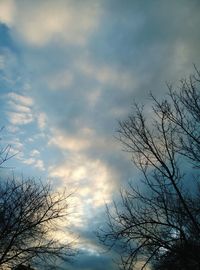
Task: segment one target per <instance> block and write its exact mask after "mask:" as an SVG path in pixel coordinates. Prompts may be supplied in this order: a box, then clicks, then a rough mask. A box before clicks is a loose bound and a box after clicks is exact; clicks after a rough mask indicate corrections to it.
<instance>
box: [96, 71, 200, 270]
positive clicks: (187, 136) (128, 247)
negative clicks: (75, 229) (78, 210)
mask: <svg viewBox="0 0 200 270" xmlns="http://www.w3.org/2000/svg"><path fill="white" fill-rule="evenodd" d="M199 83H200V74H199V72H198V70H197V69H196V73H195V75H192V76H190V78H189V79H184V80H181V87H180V90H177V91H174V90H173V87H172V86H171V85H168V94H167V95H166V98H165V99H163V100H161V101H159V100H158V99H156V98H155V97H154V96H153V95H151V98H152V100H153V104H154V105H153V107H152V112H151V115H150V117H149V118H148V117H147V116H146V114H145V108H144V107H143V106H139V105H138V104H136V105H135V106H134V111H133V112H132V114H131V115H130V116H129V118H128V119H127V120H125V121H122V122H120V123H119V126H120V129H119V131H118V139H119V140H120V142H121V143H122V145H123V146H124V150H125V151H127V152H128V153H130V154H131V157H132V161H133V163H134V164H135V165H136V167H137V168H138V169H139V170H140V171H141V173H142V176H143V177H142V179H141V182H142V184H141V185H140V188H139V187H136V186H134V184H133V183H132V184H130V185H129V188H128V189H127V190H122V191H121V201H120V202H119V203H114V204H113V206H111V207H108V206H107V216H108V226H107V229H105V230H103V231H100V232H99V238H100V240H101V241H102V242H103V243H104V244H105V245H107V246H109V247H111V248H113V247H114V246H117V248H118V250H119V252H120V254H121V265H120V267H121V268H122V269H133V266H134V265H136V264H137V263H139V265H140V266H141V267H140V268H141V269H144V268H145V267H146V266H147V265H151V266H152V267H154V268H155V269H166V270H167V269H169V268H170V269H175V268H176V269H197V268H198V269H199V267H200V256H199V255H198V252H193V251H194V250H196V251H197V250H198V251H199V247H200V240H199V236H200V182H199V180H200V179H199V168H200V91H199V90H200V89H199ZM148 114H149V113H148ZM141 186H142V187H141ZM186 254H187V255H186ZM173 258H175V260H176V263H175V261H173ZM167 262H168V265H170V267H167V266H166V265H167ZM183 264H184V266H183ZM161 266H162V267H163V268H162V267H161ZM172 266H173V267H172ZM159 267H160V268H159Z"/></svg>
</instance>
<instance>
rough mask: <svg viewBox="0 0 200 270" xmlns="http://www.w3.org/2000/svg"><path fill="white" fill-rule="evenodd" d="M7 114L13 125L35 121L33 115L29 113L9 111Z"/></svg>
mask: <svg viewBox="0 0 200 270" xmlns="http://www.w3.org/2000/svg"><path fill="white" fill-rule="evenodd" d="M7 116H8V118H9V121H10V123H11V124H13V125H26V124H29V123H31V122H32V121H33V115H32V114H27V113H26V114H25V113H18V112H7Z"/></svg>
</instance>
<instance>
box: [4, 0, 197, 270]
mask: <svg viewBox="0 0 200 270" xmlns="http://www.w3.org/2000/svg"><path fill="white" fill-rule="evenodd" d="M199 13H200V2H199V0H176V1H174V0H168V1H164V0H149V1H145V0H124V1H121V0H57V1H54V0H45V1H42V0H40V1H39V0H0V115H1V123H0V126H1V127H3V126H4V127H5V128H4V130H3V131H2V134H1V138H2V143H5V144H6V143H10V144H11V145H12V148H11V151H12V153H17V155H16V156H15V157H14V158H12V159H11V160H10V161H9V167H10V168H11V169H12V170H13V171H14V173H15V174H16V175H17V174H19V175H20V174H23V175H24V176H27V177H28V176H31V177H32V176H34V177H36V178H38V179H39V178H41V179H42V180H43V181H47V180H48V181H51V183H52V185H53V186H54V187H55V188H56V189H62V188H67V189H68V190H69V192H74V191H75V192H74V195H73V200H72V206H71V207H72V208H73V211H72V215H71V216H70V228H71V230H70V233H73V235H75V236H79V239H78V249H79V250H80V254H79V255H78V256H77V257H76V258H75V259H74V263H73V264H72V265H70V266H67V268H66V269H70V270H74V269H76V270H79V269H83V270H103V269H104V270H107V269H109V270H115V269H117V265H116V264H115V263H113V258H115V257H116V254H115V253H114V251H113V252H112V251H111V252H109V253H107V252H105V250H104V248H103V247H102V246H101V245H100V243H99V242H98V239H97V238H96V236H95V233H94V232H95V231H96V230H97V229H98V228H100V227H102V226H104V222H105V218H106V215H105V203H107V204H108V205H109V204H110V203H111V202H112V200H113V199H116V198H118V194H119V190H120V188H121V187H124V186H126V184H127V183H128V181H130V180H131V181H136V179H137V171H136V169H135V168H134V166H133V165H132V164H131V161H130V156H128V154H127V153H125V152H123V151H122V146H121V145H120V143H119V142H118V141H117V140H116V138H115V136H116V131H117V129H118V120H123V119H126V117H127V116H128V115H129V113H130V110H131V105H132V104H133V102H135V101H136V102H142V103H143V104H145V105H146V106H147V107H148V106H149V107H150V104H151V102H150V99H149V92H150V91H151V92H152V93H153V94H154V95H155V96H156V97H157V98H162V97H163V95H164V94H165V93H166V92H167V88H166V82H170V83H172V84H174V85H175V86H176V85H178V81H179V80H180V79H181V78H184V77H185V76H188V75H189V74H191V73H192V72H193V71H194V68H193V65H194V64H195V65H196V66H197V68H198V67H199V68H200V59H199V51H200V31H199V25H200V16H199Z"/></svg>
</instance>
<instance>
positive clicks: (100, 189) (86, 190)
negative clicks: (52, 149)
mask: <svg viewBox="0 0 200 270" xmlns="http://www.w3.org/2000/svg"><path fill="white" fill-rule="evenodd" d="M49 176H50V177H52V178H55V177H56V178H59V179H61V181H62V183H63V186H69V187H70V188H71V189H74V190H75V195H76V200H75V205H76V207H77V209H76V211H77V214H76V215H74V216H73V218H72V219H71V222H72V223H73V224H74V226H80V227H82V226H85V225H87V224H85V223H87V222H88V220H89V218H90V217H91V216H92V215H93V211H94V209H95V210H96V211H97V209H98V208H99V207H102V206H103V205H104V204H105V202H107V203H108V202H110V200H111V197H112V191H113V187H114V181H113V180H114V179H116V175H115V173H114V172H113V171H112V169H111V168H109V167H108V166H107V165H106V164H105V163H104V162H103V161H101V160H98V159H97V160H93V159H90V158H88V157H87V156H85V155H80V154H74V155H73V154H71V158H70V159H69V160H66V161H65V162H64V163H63V164H61V165H60V166H52V167H50V168H49Z"/></svg>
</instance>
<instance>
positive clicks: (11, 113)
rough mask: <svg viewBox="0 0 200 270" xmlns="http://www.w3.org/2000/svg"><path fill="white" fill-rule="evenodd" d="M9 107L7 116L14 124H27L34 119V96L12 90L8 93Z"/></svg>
mask: <svg viewBox="0 0 200 270" xmlns="http://www.w3.org/2000/svg"><path fill="white" fill-rule="evenodd" d="M7 98H8V102H7V104H8V107H9V110H8V111H7V116H8V119H9V122H10V123H11V124H12V125H26V124H29V123H31V122H32V121H33V120H34V115H33V113H32V109H31V106H32V105H33V100H32V98H30V97H28V96H24V95H19V94H16V93H14V92H10V93H8V95H7Z"/></svg>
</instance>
